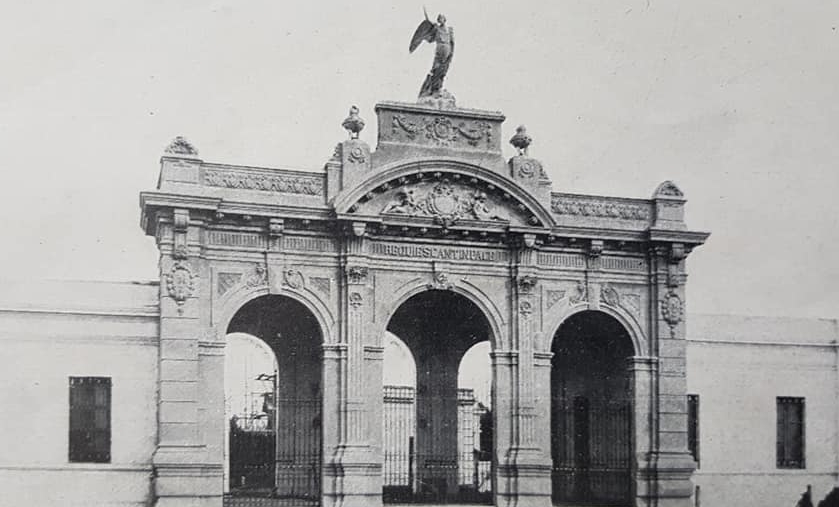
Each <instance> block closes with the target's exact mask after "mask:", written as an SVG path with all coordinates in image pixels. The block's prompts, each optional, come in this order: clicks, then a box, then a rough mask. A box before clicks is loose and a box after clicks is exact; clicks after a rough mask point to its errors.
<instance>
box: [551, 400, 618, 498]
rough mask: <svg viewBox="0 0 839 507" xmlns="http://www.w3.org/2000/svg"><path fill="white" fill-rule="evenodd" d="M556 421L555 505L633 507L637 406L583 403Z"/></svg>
mask: <svg viewBox="0 0 839 507" xmlns="http://www.w3.org/2000/svg"><path fill="white" fill-rule="evenodd" d="M553 416H554V421H553V424H554V431H553V433H552V439H553V474H552V475H553V476H552V479H553V501H554V503H566V502H568V503H570V502H573V503H582V504H586V503H588V504H592V503H596V504H598V505H616V506H617V505H620V506H623V505H629V504H630V501H631V494H632V482H631V479H632V476H631V457H632V456H631V454H632V453H631V449H632V441H631V417H630V416H631V406H630V405H629V404H628V403H626V404H619V405H615V404H613V403H609V402H604V403H599V404H596V405H593V404H592V403H590V402H589V400H588V399H587V398H584V397H577V398H575V399H574V402H573V404H572V405H571V406H567V405H564V406H561V407H558V408H556V409H555V410H554V414H553Z"/></svg>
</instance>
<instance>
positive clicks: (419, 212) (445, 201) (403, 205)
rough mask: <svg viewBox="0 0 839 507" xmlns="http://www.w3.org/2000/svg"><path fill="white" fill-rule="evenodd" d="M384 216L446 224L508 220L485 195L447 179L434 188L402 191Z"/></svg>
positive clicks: (389, 203) (389, 205) (482, 192)
mask: <svg viewBox="0 0 839 507" xmlns="http://www.w3.org/2000/svg"><path fill="white" fill-rule="evenodd" d="M382 213H384V214H392V215H408V216H425V217H432V218H433V219H434V221H435V222H437V223H440V224H443V225H451V224H454V223H455V222H457V221H458V220H461V219H467V220H490V221H493V220H498V221H505V220H507V219H505V218H504V217H502V216H501V215H499V214H498V213H496V212H495V210H494V209H493V206H492V204H491V203H490V202H488V196H487V194H486V192H484V191H482V190H475V189H467V188H463V187H459V186H454V185H453V184H452V183H451V182H450V181H449V180H448V179H443V180H442V181H440V182H439V183H437V184H436V185H434V186H433V187H431V188H416V189H415V188H404V189H400V190H399V191H398V192H397V194H396V198H395V199H393V200H392V201H390V202H388V203H387V205H385V207H384V208H383V209H382Z"/></svg>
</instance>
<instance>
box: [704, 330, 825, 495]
mask: <svg viewBox="0 0 839 507" xmlns="http://www.w3.org/2000/svg"><path fill="white" fill-rule="evenodd" d="M687 325H688V337H689V342H688V351H687V372H688V378H687V380H688V393H690V394H698V395H699V398H700V407H699V424H700V428H699V435H700V437H699V438H700V468H699V470H697V472H696V474H695V476H694V482H695V484H697V485H698V486H699V487H700V498H699V501H700V504H701V505H702V506H706V507H715V506H723V505H743V506H761V507H774V506H778V507H792V506H794V505H795V504H796V502H797V501H798V498H799V497H800V494H801V493H802V492H803V491H804V490H805V489H806V487H807V485H808V484H810V485H812V486H813V499H814V503H818V502H817V500H819V499H821V498H823V497H824V495H825V494H827V492H828V491H830V490H831V489H832V488H833V487H834V486H835V485H836V484H837V459H839V442H837V421H839V412H838V411H837V392H839V391H837V387H839V383H838V381H839V378H837V368H836V366H837V356H836V347H835V345H834V344H832V343H831V342H833V340H835V339H836V337H837V335H836V323H835V321H831V320H812V319H811V320H803V319H778V318H747V317H732V316H706V315H690V316H689V317H688V320H687ZM778 396H797V397H803V398H805V439H806V451H805V459H806V469H802V470H790V469H778V468H776V466H775V441H776V407H775V398H776V397H778Z"/></svg>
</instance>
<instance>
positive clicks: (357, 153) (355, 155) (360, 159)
mask: <svg viewBox="0 0 839 507" xmlns="http://www.w3.org/2000/svg"><path fill="white" fill-rule="evenodd" d="M347 160H349V161H350V162H351V163H353V164H363V163H365V162H367V155H366V154H365V153H364V150H363V149H362V148H361V146H354V147H353V148H352V149H351V150H350V154H349V155H348V156H347Z"/></svg>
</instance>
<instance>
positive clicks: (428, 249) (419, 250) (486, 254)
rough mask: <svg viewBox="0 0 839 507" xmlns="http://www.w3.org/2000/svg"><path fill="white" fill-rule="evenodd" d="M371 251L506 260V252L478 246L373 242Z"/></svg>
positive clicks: (449, 257)
mask: <svg viewBox="0 0 839 507" xmlns="http://www.w3.org/2000/svg"><path fill="white" fill-rule="evenodd" d="M373 253H374V254H376V255H387V256H389V257H405V258H419V259H443V260H452V261H480V262H504V261H507V258H508V257H507V252H503V251H498V250H483V249H480V248H450V247H444V246H434V245H391V244H385V243H375V244H374V245H373Z"/></svg>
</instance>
